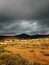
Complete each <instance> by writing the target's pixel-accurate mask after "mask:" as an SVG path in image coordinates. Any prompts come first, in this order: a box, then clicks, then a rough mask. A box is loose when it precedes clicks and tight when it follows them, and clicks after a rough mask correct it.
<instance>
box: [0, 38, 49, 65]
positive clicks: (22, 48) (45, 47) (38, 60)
mask: <svg viewBox="0 0 49 65" xmlns="http://www.w3.org/2000/svg"><path fill="white" fill-rule="evenodd" d="M13 40H14V41H11V40H10V41H9V40H8V42H7V41H5V40H4V43H5V44H1V45H4V46H5V47H4V50H6V51H10V52H11V53H13V54H18V55H20V56H21V57H23V58H24V59H26V60H27V61H28V63H29V62H30V63H32V65H49V38H40V39H29V40H19V39H13ZM2 43H3V42H2ZM17 65H18V64H17ZM25 65H26V64H25ZM28 65H29V64H28Z"/></svg>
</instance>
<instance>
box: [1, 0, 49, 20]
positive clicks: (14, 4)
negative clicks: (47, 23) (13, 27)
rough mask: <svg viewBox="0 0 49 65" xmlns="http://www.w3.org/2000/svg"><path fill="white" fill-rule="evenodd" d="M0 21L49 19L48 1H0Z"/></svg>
mask: <svg viewBox="0 0 49 65" xmlns="http://www.w3.org/2000/svg"><path fill="white" fill-rule="evenodd" d="M1 16H2V17H3V18H0V19H4V18H5V19H10V18H14V19H40V18H45V17H46V18H47V17H49V0H10V1H9V0H0V17H1Z"/></svg>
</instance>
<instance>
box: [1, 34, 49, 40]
mask: <svg viewBox="0 0 49 65" xmlns="http://www.w3.org/2000/svg"><path fill="white" fill-rule="evenodd" d="M46 37H49V35H38V34H37V35H28V34H25V33H23V34H19V35H15V36H0V40H3V39H4V38H5V39H8V38H9V39H13V38H17V39H36V38H46Z"/></svg>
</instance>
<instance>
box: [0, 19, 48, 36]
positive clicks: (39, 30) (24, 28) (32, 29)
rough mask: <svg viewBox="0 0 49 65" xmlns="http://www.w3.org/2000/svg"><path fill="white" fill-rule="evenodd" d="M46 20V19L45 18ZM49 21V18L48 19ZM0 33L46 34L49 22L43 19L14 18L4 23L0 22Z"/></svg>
mask: <svg viewBox="0 0 49 65" xmlns="http://www.w3.org/2000/svg"><path fill="white" fill-rule="evenodd" d="M46 21H47V20H46ZM48 21H49V20H48ZM0 26H1V28H0V35H17V34H20V33H27V34H48V33H49V24H48V23H46V22H45V23H44V21H43V20H29V21H28V20H17V21H16V20H15V21H13V22H10V23H7V22H6V24H4V22H3V23H0Z"/></svg>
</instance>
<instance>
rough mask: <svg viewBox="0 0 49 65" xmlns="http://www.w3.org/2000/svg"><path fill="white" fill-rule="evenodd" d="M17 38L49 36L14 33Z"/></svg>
mask: <svg viewBox="0 0 49 65" xmlns="http://www.w3.org/2000/svg"><path fill="white" fill-rule="evenodd" d="M16 37H17V38H20V39H35V38H45V37H49V35H28V34H20V35H16Z"/></svg>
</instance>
